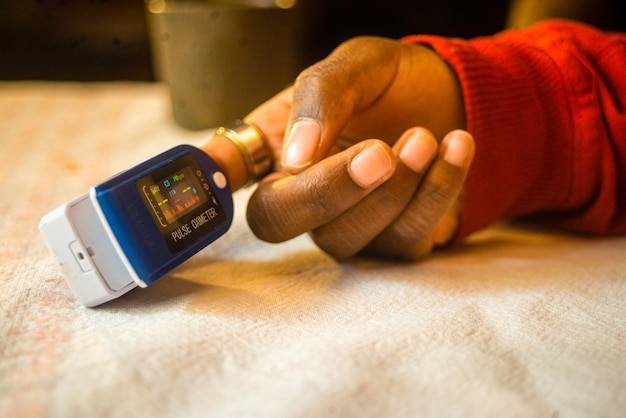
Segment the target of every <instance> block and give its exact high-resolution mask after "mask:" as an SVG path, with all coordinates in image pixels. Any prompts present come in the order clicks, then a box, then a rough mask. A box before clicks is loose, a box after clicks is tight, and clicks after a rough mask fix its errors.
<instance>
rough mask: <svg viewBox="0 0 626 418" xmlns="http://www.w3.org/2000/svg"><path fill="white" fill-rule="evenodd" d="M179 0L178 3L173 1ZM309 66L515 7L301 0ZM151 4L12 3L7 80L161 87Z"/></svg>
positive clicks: (1, 22)
mask: <svg viewBox="0 0 626 418" xmlns="http://www.w3.org/2000/svg"><path fill="white" fill-rule="evenodd" d="M173 1H174V0H173ZM513 3H517V6H516V7H517V10H518V12H517V13H518V16H519V17H518V21H522V22H524V23H527V22H528V21H532V20H533V19H537V18H538V17H542V15H546V14H547V15H561V16H563V15H564V16H568V15H570V16H569V17H572V15H573V17H575V18H580V19H581V20H586V21H590V22H592V23H594V24H598V25H601V26H604V27H607V28H616V27H619V26H620V25H621V23H622V22H623V19H622V20H620V13H621V16H623V9H624V5H623V3H625V2H623V1H621V3H622V4H618V3H620V2H618V1H610V0H594V1H588V0H565V1H563V0H516V1H513ZM297 6H298V7H300V8H301V19H302V20H301V22H300V25H301V28H302V39H301V40H300V41H299V42H300V44H301V47H302V52H303V57H304V58H303V60H304V61H303V65H307V64H310V63H312V62H314V61H315V60H317V59H319V58H321V57H323V56H324V55H326V54H328V52H330V51H331V50H332V49H333V48H334V47H335V46H336V45H337V44H338V43H339V42H341V41H342V40H345V39H347V38H349V37H352V36H355V35H361V34H369V35H381V36H388V37H393V38H397V37H400V36H403V35H407V34H412V33H418V32H421V33H433V34H440V35H447V36H459V37H473V36H477V35H484V34H491V33H493V32H495V31H498V30H500V29H502V28H504V27H505V26H507V25H508V24H510V22H508V20H509V19H510V17H509V10H510V9H511V2H510V1H509V0H473V1H466V0H460V1H459V0H436V1H419V0H405V1H402V0H384V1H383V0H379V1H373V0H299V4H298V5H297ZM155 77H156V76H155V71H154V69H153V65H152V51H151V48H150V41H149V35H148V25H147V22H146V2H145V1H144V0H4V1H3V2H2V10H1V12H0V79H3V80H23V79H41V80H80V81H86V80H89V81H91V80H119V79H124V80H154V79H155Z"/></svg>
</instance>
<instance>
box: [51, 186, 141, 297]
mask: <svg viewBox="0 0 626 418" xmlns="http://www.w3.org/2000/svg"><path fill="white" fill-rule="evenodd" d="M99 209H100V208H99V206H98V202H97V200H96V198H95V194H94V190H93V189H92V190H91V191H90V193H89V194H85V195H83V196H81V197H79V198H77V199H75V200H73V201H71V202H69V203H66V204H65V205H63V206H61V207H59V208H57V209H56V210H54V211H52V212H50V213H49V214H47V215H46V216H44V217H43V218H42V219H41V222H40V223H39V229H40V230H41V232H42V234H43V235H44V238H45V240H46V244H47V245H48V248H49V249H50V252H51V253H52V255H53V257H54V259H55V261H56V262H57V264H58V265H59V267H60V269H61V271H62V272H63V275H64V276H65V278H66V279H67V282H68V283H69V285H70V287H71V288H72V290H73V291H74V293H75V294H76V296H77V297H78V299H79V301H80V302H81V303H82V304H84V305H85V306H96V305H100V304H101V303H104V302H107V301H109V300H111V299H115V298H117V297H119V296H121V295H123V294H124V293H126V292H128V291H129V290H131V289H133V288H135V287H137V285H138V283H139V284H142V283H140V282H141V281H140V280H138V278H137V276H136V274H135V272H134V271H133V269H132V267H131V266H130V264H129V263H128V261H127V260H126V258H125V256H124V255H123V253H122V252H121V249H120V248H119V246H118V245H117V241H116V240H115V237H113V236H112V233H111V232H110V230H109V228H108V224H107V222H106V220H105V219H104V217H103V215H102V213H101V211H100V210H99ZM78 231H80V233H79V232H78Z"/></svg>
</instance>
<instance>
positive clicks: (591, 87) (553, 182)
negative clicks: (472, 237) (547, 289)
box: [405, 21, 626, 239]
mask: <svg viewBox="0 0 626 418" xmlns="http://www.w3.org/2000/svg"><path fill="white" fill-rule="evenodd" d="M405 41H406V42H414V43H422V44H427V45H430V47H432V48H433V49H434V50H436V51H437V52H438V54H439V55H440V56H441V57H443V58H444V59H445V60H446V61H447V62H448V63H449V64H450V65H451V66H452V68H453V69H454V71H455V72H456V74H457V76H458V79H459V81H460V83H461V88H462V91H463V96H464V103H465V111H466V119H467V129H468V131H470V132H471V133H472V134H473V135H474V138H475V140H476V156H475V159H474V162H473V164H472V168H471V169H470V172H469V174H468V178H467V183H466V190H465V201H464V212H463V217H462V223H461V228H460V231H459V236H458V239H462V238H463V237H465V236H467V235H468V234H469V233H471V232H473V231H475V230H477V229H479V228H482V227H485V226H487V225H489V224H490V223H492V222H493V221H495V220H498V219H501V218H511V217H521V216H536V217H540V218H542V219H544V220H547V221H549V222H550V223H552V224H553V225H556V226H558V227H562V228H566V229H569V230H572V231H579V232H588V233H594V234H614V233H624V232H626V35H625V34H617V33H603V32H600V31H598V30H595V29H593V28H590V27H588V26H584V25H581V24H576V23H573V22H566V21H548V22H545V23H542V24H538V25H535V26H534V27H532V28H530V29H527V30H511V31H505V32H502V33H500V34H497V35H495V36H492V37H484V38H476V39H472V40H469V41H468V40H461V39H450V38H441V37H435V36H419V35H418V36H412V37H407V38H406V39H405Z"/></svg>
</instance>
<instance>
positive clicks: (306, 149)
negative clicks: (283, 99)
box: [283, 119, 322, 168]
mask: <svg viewBox="0 0 626 418" xmlns="http://www.w3.org/2000/svg"><path fill="white" fill-rule="evenodd" d="M321 134H322V129H321V128H320V125H319V123H318V122H317V121H315V120H313V119H300V120H297V121H296V122H295V123H294V124H293V126H292V127H291V131H289V135H288V137H287V148H286V152H285V155H284V158H283V166H285V167H290V168H303V167H306V166H309V165H310V164H311V163H312V162H313V158H315V153H316V152H317V148H318V146H319V143H320V138H321Z"/></svg>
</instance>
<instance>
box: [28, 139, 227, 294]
mask: <svg viewBox="0 0 626 418" xmlns="http://www.w3.org/2000/svg"><path fill="white" fill-rule="evenodd" d="M232 218H233V201H232V192H231V190H230V187H229V185H228V182H227V180H226V177H225V175H224V173H223V171H222V169H221V168H220V167H219V166H218V165H217V163H216V162H215V161H214V160H213V159H212V158H211V157H209V156H208V155H207V154H206V153H204V152H203V151H201V150H200V149H198V148H195V147H192V146H190V145H180V146H177V147H175V148H172V149H170V150H169V151H166V152H164V153H162V154H160V155H158V156H156V157H154V158H151V159H150V160H147V161H145V162H143V163H141V164H139V165H137V166H135V167H133V168H131V169H129V170H126V171H124V172H122V173H120V174H118V175H116V176H114V177H112V178H111V179H109V180H107V181H105V182H104V183H102V184H99V185H98V186H95V187H93V188H91V189H90V190H89V192H88V193H86V194H84V195H83V196H81V197H79V198H77V199H74V200H72V201H71V202H68V203H66V204H64V205H62V206H61V207H59V208H57V209H56V210H54V211H52V212H50V213H49V214H47V215H45V216H44V217H43V218H42V219H41V222H40V224H39V228H40V230H41V232H42V233H43V235H44V238H45V240H46V244H47V245H48V248H49V249H50V252H51V253H52V255H53V257H54V259H55V261H56V262H57V264H58V265H59V267H60V269H61V271H62V272H63V274H64V276H65V277H66V279H67V281H68V283H69V285H70V287H71V288H72V290H73V291H74V293H75V294H76V296H77V298H78V299H79V301H80V302H81V303H83V304H84V305H86V306H96V305H99V304H101V303H104V302H107V301H109V300H111V299H115V298H117V297H119V296H121V295H123V294H124V293H126V292H128V291H129V290H131V289H133V288H134V287H136V286H141V287H146V286H149V285H150V284H152V283H154V282H155V281H156V280H158V279H159V278H161V277H162V276H164V275H165V274H166V273H168V272H170V271H171V270H172V269H174V268H175V267H177V266H178V265H180V264H181V263H183V262H184V261H185V260H187V259H189V258H190V257H191V256H192V255H194V254H196V253H197V252H199V251H200V250H202V249H203V248H205V247H206V246H207V245H209V244H210V243H212V242H213V241H215V240H216V239H217V238H219V237H220V236H222V235H223V234H224V233H225V232H226V231H227V230H228V228H229V227H230V225H231V223H232Z"/></svg>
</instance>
